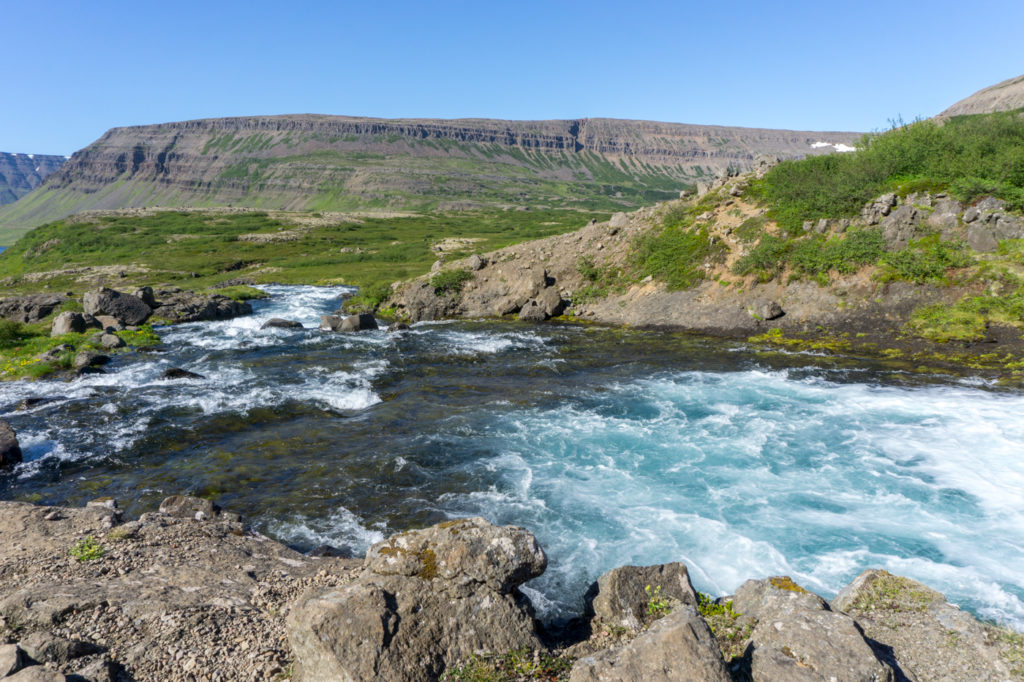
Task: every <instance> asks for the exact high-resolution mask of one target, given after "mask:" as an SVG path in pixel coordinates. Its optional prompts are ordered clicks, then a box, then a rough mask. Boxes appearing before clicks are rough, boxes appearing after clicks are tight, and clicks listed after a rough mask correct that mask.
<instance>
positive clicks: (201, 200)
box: [0, 115, 858, 230]
mask: <svg viewBox="0 0 1024 682" xmlns="http://www.w3.org/2000/svg"><path fill="white" fill-rule="evenodd" d="M857 137H858V135H857V134H855V133H815V132H798V131H781V130H763V129H752V128H725V127H718V126H696V125H683V124H675V123H655V122H649V121H622V120H613V119H578V120H567V121H500V120H485V119H459V120H430V119H370V118H351V117H342V116H319V115H296V116H268V117H252V118H223V119H205V120H196V121H184V122H178V123H166V124H160V125H150V126H135V127H128V128H114V129H112V130H110V131H108V132H107V133H106V134H104V135H103V137H101V138H100V139H99V140H97V141H96V142H94V143H93V144H91V145H89V146H88V147H86V148H85V149H83V150H81V151H79V152H77V153H75V155H74V156H72V157H71V160H70V161H68V162H67V163H66V164H65V165H64V166H63V168H62V169H61V170H60V172H59V173H57V174H55V175H54V176H53V177H52V178H51V179H50V180H49V181H48V182H47V183H46V184H45V186H44V187H43V188H41V189H40V190H39V191H38V192H36V194H34V195H33V196H30V197H28V198H27V199H26V200H25V201H23V202H20V203H19V204H18V206H17V207H9V208H8V209H4V210H0V228H7V229H8V230H10V229H11V228H21V229H27V228H28V227H32V226H35V225H38V224H41V223H43V222H46V221H50V220H54V219H57V218H60V217H63V216H66V215H69V214H71V213H75V212H78V211H81V210H85V209H109V208H125V207H141V206H155V205H160V206H172V207H173V206H188V205H192V206H216V205H240V206H257V207H264V208H281V209H313V210H350V209H353V208H359V209H373V208H381V209H385V208H387V209H394V208H401V209H419V210H424V209H433V208H442V209H444V208H457V207H466V206H475V205H488V206H502V207H508V206H533V207H536V206H548V207H564V208H574V207H585V208H605V209H609V210H610V209H618V208H633V207H636V206H639V205H643V204H649V203H652V202H653V201H657V200H659V199H668V198H672V197H673V196H676V195H678V192H679V190H680V189H682V188H683V187H685V186H687V185H689V184H692V183H694V182H695V181H697V180H699V179H700V178H703V177H706V176H713V175H716V174H717V173H719V172H720V171H721V170H723V169H725V168H727V167H736V168H739V169H745V168H748V167H749V166H750V164H751V162H752V160H753V158H754V156H755V155H757V154H759V153H769V154H775V155H778V156H782V157H795V156H802V155H805V154H808V153H819V152H823V151H831V150H832V149H833V147H832V146H831V145H833V144H850V143H852V142H853V141H854V140H855V139H856V138H857ZM822 142H826V143H829V144H828V145H821V144H819V145H818V146H817V147H814V146H812V145H814V144H815V143H822Z"/></svg>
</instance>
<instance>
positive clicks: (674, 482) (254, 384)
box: [0, 286, 1024, 628]
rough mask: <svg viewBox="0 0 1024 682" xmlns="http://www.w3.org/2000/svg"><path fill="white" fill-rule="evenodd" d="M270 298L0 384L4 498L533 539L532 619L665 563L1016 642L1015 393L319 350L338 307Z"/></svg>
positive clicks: (830, 374) (670, 366) (427, 336)
mask: <svg viewBox="0 0 1024 682" xmlns="http://www.w3.org/2000/svg"><path fill="white" fill-rule="evenodd" d="M267 289H268V291H269V292H270V293H271V294H272V298H271V299H270V300H268V301H260V302H257V303H256V305H255V308H256V313H255V314H254V315H253V316H252V317H247V318H240V319H236V320H230V321H225V322H213V323H196V324H189V325H181V326H178V327H174V328H165V329H163V330H161V333H162V336H163V338H164V341H165V350H164V352H162V353H138V354H135V353H130V354H125V355H121V356H118V357H117V358H116V359H115V361H114V362H113V363H112V364H111V365H109V366H108V369H109V373H108V374H105V375H93V376H87V377H84V378H82V379H80V380H76V381H73V382H67V383H65V382H36V383H31V382H14V383H6V384H0V417H2V418H4V419H7V420H8V421H9V422H11V424H12V425H13V426H14V428H15V429H16V430H17V432H18V434H19V438H20V439H21V441H22V444H23V449H24V451H25V459H26V461H25V462H24V463H23V464H21V465H19V466H18V467H17V468H16V469H15V470H14V471H13V472H11V473H8V474H4V475H2V476H0V497H3V498H4V499H28V500H34V501H39V502H42V503H52V504H57V503H60V504H83V503H84V502H85V501H86V500H88V499H91V498H94V497H98V496H103V495H112V496H114V497H117V498H118V499H119V500H120V501H121V504H122V507H126V508H127V510H128V511H129V513H131V514H138V513H141V512H143V511H148V510H151V509H153V508H154V507H155V506H156V505H157V504H158V503H159V501H160V500H161V499H162V498H163V497H164V496H166V495H169V494H173V493H184V492H191V493H196V494H203V495H213V496H214V497H215V498H216V500H217V501H218V502H219V503H220V504H221V505H222V506H224V507H225V508H227V509H229V510H232V511H237V512H240V513H242V514H244V515H245V516H247V517H248V518H249V519H250V520H251V521H252V522H253V523H254V524H255V526H256V527H257V528H258V529H259V530H261V531H262V532H264V533H266V534H267V535H270V536H272V537H275V538H277V539H280V540H282V541H284V542H287V543H289V544H292V545H293V546H296V547H297V548H300V549H306V550H308V549H311V548H313V547H316V546H318V545H321V544H331V545H334V546H336V547H339V548H342V549H343V550H345V551H347V552H352V553H359V552H362V551H363V550H365V549H366V547H367V546H368V545H369V544H370V543H372V542H375V541H377V540H379V539H381V538H383V537H385V536H386V535H388V534H390V533H392V532H397V531H400V530H404V529H408V528H413V527H421V526H424V525H427V524H430V523H434V522H437V521H441V520H444V519H446V518H450V517H453V516H464V515H469V514H479V515H482V516H484V517H486V518H488V519H489V520H491V521H493V522H495V523H513V524H518V525H523V526H526V527H527V528H530V529H531V530H532V531H534V533H536V535H537V536H538V538H539V539H540V541H541V543H542V545H543V546H544V548H545V549H546V550H547V552H548V555H549V558H550V566H549V569H548V572H547V573H546V574H545V575H544V576H543V577H541V578H539V579H537V580H535V581H533V582H532V583H530V584H529V586H528V589H527V592H528V594H529V595H530V596H531V597H532V598H533V600H534V603H535V604H536V605H537V606H538V607H539V608H540V610H541V613H542V614H545V615H547V616H552V617H553V616H564V615H566V614H571V613H573V612H574V611H577V610H578V609H579V606H580V603H581V596H582V594H583V592H584V590H585V587H586V584H587V583H588V582H589V581H591V580H593V579H594V578H596V577H597V576H598V575H599V574H600V573H602V572H603V571H605V570H607V569H609V568H612V567H614V566H618V565H622V564H625V563H640V564H644V563H660V562H666V561H677V560H678V561H684V562H686V564H687V565H688V566H689V567H690V570H691V574H692V576H693V579H694V582H695V583H696V586H697V587H698V589H701V590H704V591H706V592H711V593H714V594H725V593H728V592H730V591H732V590H734V589H735V588H736V587H737V586H738V585H739V584H740V583H741V582H742V581H743V580H745V579H746V578H751V577H763V576H765V575H775V574H788V575H791V576H793V578H794V579H796V580H797V581H798V582H800V583H801V584H803V585H805V586H807V587H808V588H809V589H812V590H815V591H817V592H820V593H821V594H823V595H826V596H830V595H832V594H834V593H835V592H836V591H837V590H838V589H839V588H841V587H842V586H843V585H845V584H846V583H848V582H849V581H850V580H851V579H852V578H853V577H855V576H856V575H857V574H858V573H859V572H860V571H861V570H863V569H865V568H868V567H883V568H887V569H889V570H891V571H893V572H895V573H899V574H902V575H908V576H911V577H914V578H917V579H919V580H922V581H924V582H926V583H927V584H929V585H931V586H933V587H935V588H937V589H939V590H942V591H944V592H946V593H948V595H949V597H950V598H951V599H952V600H953V601H955V602H957V603H960V604H961V605H964V606H966V607H968V608H970V609H971V610H973V611H974V612H976V613H979V614H980V615H982V616H985V617H988V618H992V619H995V620H998V621H1002V622H1006V623H1009V624H1012V625H1015V626H1016V627H1018V628H1020V627H1022V626H1024V560H1022V557H1024V456H1022V454H1024V420H1022V419H1021V415H1022V414H1024V396H1022V395H1021V394H1020V393H1019V392H1005V391H1002V392H1001V391H995V390H993V389H991V388H989V387H985V386H982V385H971V384H970V383H964V382H959V381H957V380H956V379H955V378H952V377H946V378H944V379H934V378H932V379H929V380H927V381H925V380H921V379H918V378H916V377H914V375H911V374H908V373H903V372H900V371H898V370H896V369H893V368H891V367H889V368H886V367H882V366H874V365H871V364H867V363H855V362H853V361H851V360H849V359H837V358H825V357H816V356H813V355H806V354H789V355H786V354H765V353H759V352H757V351H756V350H755V349H752V348H748V347H746V346H744V345H743V344H736V343H727V342H722V341H714V340H708V339H702V338H697V337H691V336H686V335H679V334H666V333H655V332H639V331H622V330H609V329H600V328H594V327H582V326H569V325H558V324H549V325H527V324H518V323H497V322H448V323H424V324H418V325H415V326H414V327H413V328H412V329H411V330H410V331H407V332H403V333H398V334H387V333H385V332H384V331H380V332H363V333H359V334H335V333H326V332H320V331H318V330H316V329H315V326H316V323H317V321H318V318H319V315H321V314H324V313H327V312H331V311H333V310H334V309H335V308H336V307H337V305H338V300H337V299H338V296H339V295H340V294H341V293H343V292H344V291H345V290H344V288H337V287H336V288H331V289H321V288H313V287H286V286H273V287H267ZM269 317H285V318H289V319H297V320H299V321H301V322H303V323H304V324H306V325H307V327H313V328H311V329H306V330H281V329H268V330H260V329H259V327H260V324H261V323H262V322H263V321H264V320H266V319H267V318H269ZM168 367H184V368H187V369H189V370H192V371H194V372H198V373H200V374H202V375H204V376H205V378H204V379H193V380H185V381H182V380H178V381H169V380H164V379H161V373H162V372H163V371H164V370H165V369H167V368H168ZM26 398H45V399H49V400H48V401H44V402H38V403H35V404H33V405H31V406H29V407H27V408H26V407H22V408H20V409H19V404H20V403H21V402H22V401H24V400H25V399H26Z"/></svg>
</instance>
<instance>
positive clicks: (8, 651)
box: [0, 644, 25, 677]
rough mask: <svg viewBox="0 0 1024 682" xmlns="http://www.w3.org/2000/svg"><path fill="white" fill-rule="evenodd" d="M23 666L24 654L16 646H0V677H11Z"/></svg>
mask: <svg viewBox="0 0 1024 682" xmlns="http://www.w3.org/2000/svg"><path fill="white" fill-rule="evenodd" d="M24 666H25V652H24V651H22V649H21V647H19V646H18V645H17V644H0V677H7V676H8V675H13V674H14V673H16V672H18V671H19V670H21V669H22V668H23V667H24Z"/></svg>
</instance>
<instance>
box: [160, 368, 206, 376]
mask: <svg viewBox="0 0 1024 682" xmlns="http://www.w3.org/2000/svg"><path fill="white" fill-rule="evenodd" d="M160 377H161V378H163V379H205V378H206V377H204V376H203V375H202V374H196V373H195V372H190V371H188V370H187V369H181V368H178V367H171V368H170V369H165V370H164V373H163V374H161V375H160Z"/></svg>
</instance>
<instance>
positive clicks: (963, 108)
mask: <svg viewBox="0 0 1024 682" xmlns="http://www.w3.org/2000/svg"><path fill="white" fill-rule="evenodd" d="M1020 108H1024V76H1015V77H1014V78H1008V79H1006V80H1004V81H1003V82H1001V83H996V84H995V85H990V86H989V87H987V88H984V89H982V90H979V91H978V92H976V93H974V94H973V95H971V96H969V97H965V98H964V99H962V100H960V101H959V102H957V103H956V104H954V105H952V106H950V107H949V108H948V109H946V110H945V111H943V112H942V113H941V114H939V115H938V116H937V117H936V118H939V119H944V118H950V117H951V116H964V115H969V114H991V113H992V112H994V111H1013V110H1014V109H1020Z"/></svg>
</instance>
